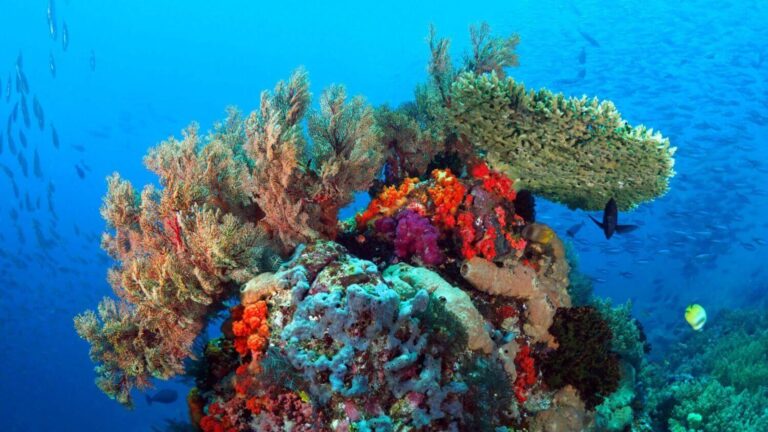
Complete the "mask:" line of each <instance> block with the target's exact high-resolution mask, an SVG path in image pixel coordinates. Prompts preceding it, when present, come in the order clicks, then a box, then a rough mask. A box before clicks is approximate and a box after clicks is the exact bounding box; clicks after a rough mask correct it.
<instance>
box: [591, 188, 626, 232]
mask: <svg viewBox="0 0 768 432" xmlns="http://www.w3.org/2000/svg"><path fill="white" fill-rule="evenodd" d="M589 218H590V219H592V221H593V222H594V223H595V224H596V225H597V226H598V227H600V229H602V230H603V234H605V238H606V239H609V238H611V237H612V236H613V233H619V234H625V233H628V232H631V231H634V230H636V229H637V225H619V223H618V221H619V210H618V207H617V206H616V200H614V199H613V198H611V199H610V200H608V202H607V203H606V204H605V210H603V221H602V222H600V221H598V220H597V219H595V218H594V217H592V216H591V215H590V216H589Z"/></svg>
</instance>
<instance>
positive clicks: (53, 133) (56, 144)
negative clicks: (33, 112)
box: [51, 123, 59, 149]
mask: <svg viewBox="0 0 768 432" xmlns="http://www.w3.org/2000/svg"><path fill="white" fill-rule="evenodd" d="M51 142H52V143H53V146H54V147H55V148H57V149H58V148H59V134H58V133H56V128H55V127H54V126H53V123H51Z"/></svg>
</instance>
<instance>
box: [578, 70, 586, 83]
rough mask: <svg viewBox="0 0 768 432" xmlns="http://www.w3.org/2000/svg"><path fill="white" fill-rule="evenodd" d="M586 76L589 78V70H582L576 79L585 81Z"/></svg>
mask: <svg viewBox="0 0 768 432" xmlns="http://www.w3.org/2000/svg"><path fill="white" fill-rule="evenodd" d="M586 76H587V70H586V69H584V68H580V69H579V72H578V73H577V74H576V78H578V79H580V80H581V79H584V77H586Z"/></svg>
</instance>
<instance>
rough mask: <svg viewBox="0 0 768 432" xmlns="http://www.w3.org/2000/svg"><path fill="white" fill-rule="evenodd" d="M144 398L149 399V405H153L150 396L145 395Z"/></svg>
mask: <svg viewBox="0 0 768 432" xmlns="http://www.w3.org/2000/svg"><path fill="white" fill-rule="evenodd" d="M144 397H145V398H147V405H152V398H151V397H149V395H148V394H145V395H144Z"/></svg>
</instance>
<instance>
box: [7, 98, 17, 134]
mask: <svg viewBox="0 0 768 432" xmlns="http://www.w3.org/2000/svg"><path fill="white" fill-rule="evenodd" d="M17 118H19V102H18V101H16V103H15V104H13V108H12V109H11V113H10V114H9V115H8V127H9V128H10V127H11V122H15V121H16V119H17Z"/></svg>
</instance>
